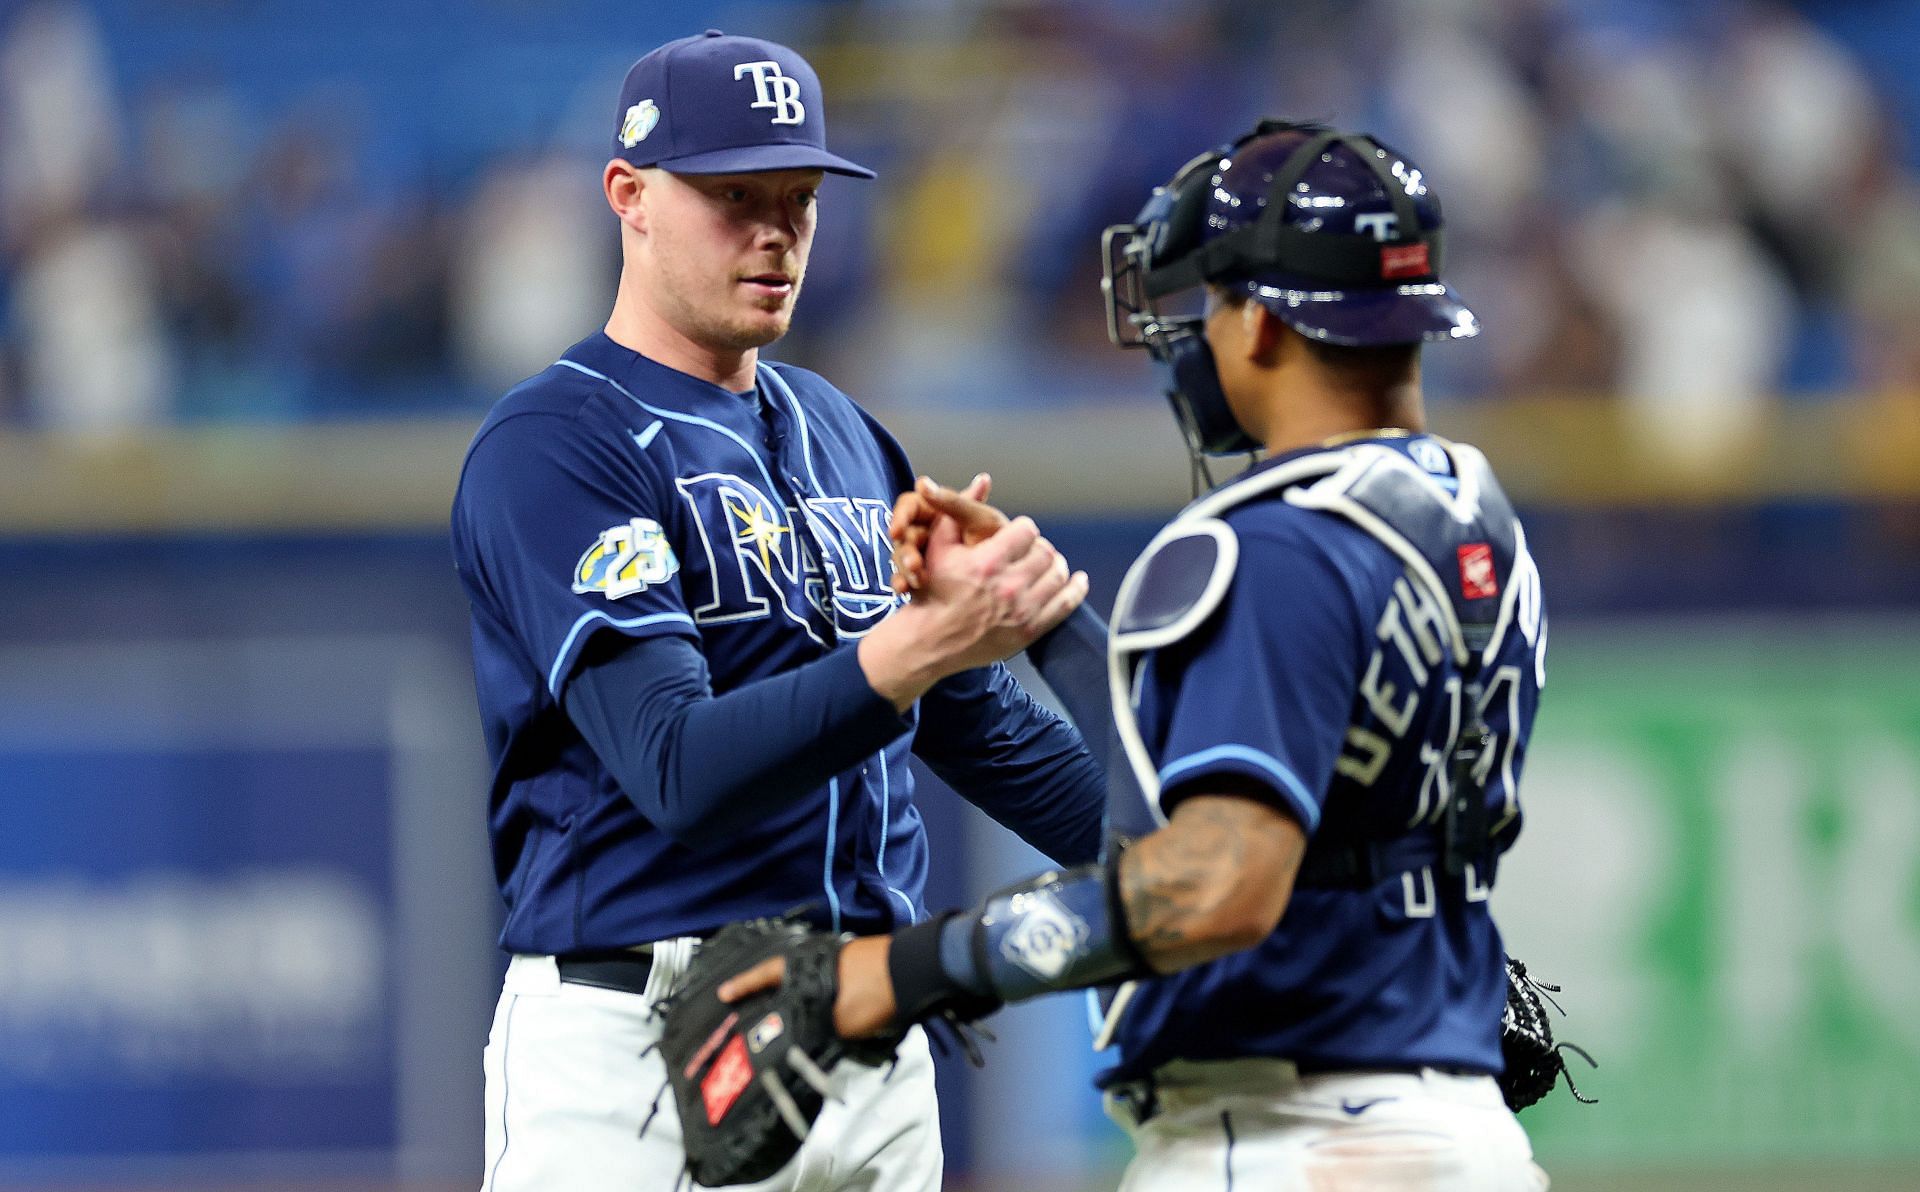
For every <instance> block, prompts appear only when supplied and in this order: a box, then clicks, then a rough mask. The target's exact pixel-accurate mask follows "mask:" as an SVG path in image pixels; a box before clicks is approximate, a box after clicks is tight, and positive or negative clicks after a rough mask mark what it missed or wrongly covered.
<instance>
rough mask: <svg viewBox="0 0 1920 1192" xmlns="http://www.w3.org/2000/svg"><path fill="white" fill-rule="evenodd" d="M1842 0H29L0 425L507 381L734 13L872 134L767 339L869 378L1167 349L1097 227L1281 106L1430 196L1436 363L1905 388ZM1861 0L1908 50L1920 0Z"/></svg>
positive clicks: (1643, 384) (838, 131) (1883, 109)
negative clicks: (669, 85) (793, 48)
mask: <svg viewBox="0 0 1920 1192" xmlns="http://www.w3.org/2000/svg"><path fill="white" fill-rule="evenodd" d="M415 7H417V8H418V12H417V13H415V14H414V15H412V16H405V15H403V14H407V13H409V12H412V11H413V9H414V8H415ZM1830 7H1833V6H1827V5H1819V4H1802V5H1791V4H1783V3H1773V2H1766V0H1697V2H1686V0H1672V2H1664V3H1662V2H1654V0H1586V2H1580V0H1290V2H1289V3H1285V4H1278V3H1263V2H1258V0H1191V2H1183V0H820V2H813V3H809V2H803V0H786V2H784V3H760V4H757V5H754V6H752V7H743V6H738V5H735V6H728V5H719V4H716V5H706V6H699V5H673V6H636V5H628V4H621V5H614V4H610V3H609V4H599V5H584V6H583V5H582V4H579V3H567V2H564V0H561V2H557V3H554V4H551V5H541V4H536V3H533V2H532V0H468V2H466V3H455V2H453V0H440V2H434V3H427V2H426V0H420V2H419V3H418V4H417V6H416V5H414V4H412V3H403V4H398V5H386V4H373V3H371V2H370V0H367V2H361V0H355V2H343V3H341V4H338V5H327V6H313V5H296V4H293V3H290V2H288V0H200V2H198V3H193V4H186V3H179V2H173V0H144V2H142V0H97V2H95V3H81V2H78V0H27V2H26V3H24V4H20V5H15V6H13V7H11V8H8V7H5V6H0V426H7V425H12V426H26V427H34V428H50V429H77V430H113V429H121V428H134V427H142V426H150V425H156V424H168V423H177V422H206V421H244V420H255V421H261V420H264V421H286V420H312V419H329V418H360V417H370V416H411V415H419V414H434V413H460V412H473V411H477V410H479V409H480V408H482V407H483V406H484V404H485V403H486V402H488V401H490V400H491V399H492V398H493V397H495V396H497V395H498V393H499V392H500V391H501V390H502V389H503V388H504V387H505V386H507V385H509V384H511V383H512V382H513V381H514V380H516V379H518V378H519V377H521V376H524V375H526V374H528V373H530V372H532V371H537V370H538V369H539V368H540V367H542V366H543V365H544V364H545V363H547V362H548V361H550V360H551V359H552V358H553V356H554V355H555V354H556V353H557V352H558V351H559V350H560V349H561V348H563V347H565V346H566V345H567V344H568V343H570V342H571V341H572V340H574V339H576V338H578V337H579V336H581V335H583V334H585V333H586V332H587V331H590V330H592V329H593V328H594V327H596V326H597V325H598V323H599V321H600V320H601V319H602V318H603V317H604V313H605V311H606V309H607V307H608V305H609V303H610V300H611V292H612V286H613V281H614V278H615V276H616V272H617V264H618V261H617V242H616V239H615V236H614V231H613V223H612V219H611V217H610V215H608V213H607V212H606V210H605V208H604V204H603V203H602V201H601V199H600V197H599V192H598V181H599V178H598V175H599V167H600V164H601V163H602V162H603V161H604V159H605V157H606V155H607V148H608V139H609V138H610V136H611V132H612V129H613V124H614V113H613V110H612V109H613V104H614V96H615V93H616V89H617V83H618V78H619V74H620V72H621V71H622V70H623V69H624V68H625V66H626V65H627V63H628V62H630V61H631V60H632V58H634V57H636V56H638V55H639V54H640V53H642V52H644V51H645V50H647V49H648V48H650V47H651V46H652V45H653V44H655V43H656V42H658V41H660V40H664V39H665V38H667V37H671V36H678V35H682V34H685V33H689V32H697V31H698V29H699V28H701V27H703V26H705V25H707V24H715V25H720V26H722V27H725V28H727V29H728V31H730V32H752V33H759V34H762V35H765V36H770V37H775V38H778V39H781V40H786V41H789V42H791V43H792V44H795V45H798V46H800V47H802V48H803V49H804V50H805V52H807V53H808V54H809V56H810V57H811V58H812V59H813V60H814V61H815V63H816V64H817V65H818V66H819V68H820V70H821V73H822V75H823V76H824V78H825V81H826V87H827V96H828V103H829V108H830V119H831V124H832V129H831V136H832V140H833V143H834V146H835V148H836V149H837V150H838V151H840V152H842V153H845V154H847V155H849V156H851V157H854V158H855V159H856V160H862V161H867V162H869V163H870V164H873V165H874V166H876V167H877V168H879V169H880V171H881V175H882V177H881V180H880V182H878V183H875V184H863V183H856V182H851V181H845V180H839V179H836V180H833V181H831V182H830V183H829V184H828V186H827V188H826V191H825V193H824V196H823V208H822V227H821V232H820V239H819V242H818V244H817V246H816V251H815V256H814V262H813V266H812V270H811V272H810V274H809V278H808V282H807V286H806V291H805V295H804V296H803V298H802V301H801V308H800V314H799V318H798V320H797V323H796V330H795V333H794V335H793V336H791V337H790V340H789V341H788V342H787V343H785V344H783V345H781V347H780V348H779V349H777V350H776V352H775V353H774V354H775V355H777V356H779V357H781V358H784V359H789V360H794V361H797V362H800V363H805V364H808V365H811V366H814V367H817V368H820V369H822V371H825V372H826V373H827V374H828V375H829V376H830V377H832V378H833V379H835V380H836V381H837V382H839V383H840V384H841V385H842V386H843V387H845V388H847V389H848V390H849V391H851V392H853V393H855V394H856V395H857V396H859V397H861V398H862V399H863V400H865V401H867V402H868V403H869V404H871V405H874V406H876V407H878V408H881V409H886V408H889V407H894V408H897V407H899V406H902V405H909V404H913V403H923V404H924V403H938V404H940V405H942V406H946V407H978V408H986V407H998V408H1005V409H1011V408H1017V407H1020V406H1023V405H1031V404H1034V403H1039V402H1060V401H1087V402H1093V401H1099V400H1102V399H1103V398H1105V397H1107V396H1110V395H1116V394H1126V395H1128V396H1129V397H1131V396H1134V395H1137V394H1138V393H1139V392H1140V391H1141V390H1142V389H1143V388H1145V387H1146V385H1147V383H1148V382H1147V377H1146V374H1145V372H1144V370H1143V369H1142V367H1141V362H1140V361H1138V360H1136V359H1133V358H1131V357H1130V356H1123V355H1122V354H1121V353H1119V352H1116V351H1114V350H1112V349H1111V348H1109V347H1108V346H1107V345H1106V342H1105V334H1104V325H1103V321H1102V312H1101V306H1100V300H1099V293H1098V273H1099V254H1098V243H1099V231H1100V229H1101V228H1102V227H1103V226H1104V225H1106V224H1108V223H1112V222H1118V221H1122V220H1125V219H1128V218H1129V217H1131V216H1132V215H1133V213H1134V212H1135V211H1136V210H1137V209H1138V207H1139V205H1140V202H1141V200H1142V199H1143V198H1144V197H1145V195H1146V194H1147V192H1148V190H1149V189H1150V188H1151V187H1152V186H1153V185H1154V184H1156V183H1158V182H1161V181H1163V180H1165V178H1166V177H1167V176H1168V175H1169V174H1170V173H1171V172H1172V171H1173V170H1174V169H1175V168H1176V167H1178V166H1179V165H1180V164H1181V163H1182V162H1184V161H1185V160H1186V159H1187V158H1189V157H1190V156H1192V154H1193V153H1194V152H1196V151H1197V150H1198V149H1200V148H1202V147H1204V146H1205V145H1207V144H1208V143H1210V142H1216V141H1220V140H1224V139H1226V138H1228V137H1229V136H1231V135H1233V134H1235V133H1236V132H1238V131H1240V130H1241V129H1243V128H1245V127H1247V126H1249V125H1250V124H1251V122H1252V121H1253V120H1254V119H1255V118H1256V117H1258V116H1260V115H1263V114H1280V115H1286V116H1291V117H1296V118H1322V119H1327V120H1330V121H1332V122H1336V123H1339V124H1341V125H1344V126H1348V127H1360V128H1365V129H1369V130H1373V131H1376V132H1378V133H1379V134H1380V135H1381V136H1382V137H1383V138H1384V139H1386V140H1387V141H1388V142H1390V143H1393V144H1395V145H1397V146H1399V147H1401V148H1403V149H1405V150H1406V151H1408V152H1409V153H1411V154H1412V156H1413V157H1415V158H1416V159H1417V160H1418V161H1419V162H1420V164H1421V165H1422V166H1423V168H1424V169H1425V171H1426V173H1427V175H1428V177H1429V178H1430V179H1432V180H1433V182H1434V184H1435V187H1436V190H1437V191H1438V193H1439V194H1440V195H1441V196H1442V197H1443V199H1444V201H1445V203H1446V209H1447V213H1448V216H1449V219H1450V223H1451V232H1450V237H1451V238H1450V241H1449V244H1448V258H1449V262H1450V272H1451V274H1452V276H1453V279H1454V280H1455V283H1456V285H1457V287H1458V288H1459V289H1460V290H1461V291H1462V292H1463V294H1465V296H1466V297H1467V298H1468V300H1469V301H1470V302H1471V303H1472V304H1473V305H1474V306H1475V307H1476V309H1477V310H1478V313H1479V314H1480V316H1481V321H1482V323H1483V325H1484V326H1485V328H1486V334H1485V335H1484V336H1483V337H1482V339H1481V341H1479V342H1477V343H1474V344H1472V345H1468V346H1462V347H1458V348H1449V349H1448V350H1446V351H1444V352H1434V353H1430V354H1429V370H1430V371H1429V385H1430V388H1431V390H1432V391H1433V392H1435V393H1436V394H1437V395H1439V396H1440V397H1441V398H1442V399H1451V400H1478V399H1487V398H1499V397H1502V396H1505V395H1527V394H1540V393H1551V394H1588V395H1592V396H1593V397H1594V398H1595V399H1596V400H1614V401H1621V402H1627V403H1636V404H1638V405H1640V406H1642V407H1644V408H1646V409H1647V410H1648V411H1650V412H1652V411H1658V414H1659V417H1660V418H1661V419H1662V420H1663V421H1664V422H1665V423H1667V424H1668V425H1672V426H1677V427H1678V428H1679V429H1680V430H1681V431H1682V432H1683V435H1682V437H1684V433H1685V432H1688V431H1689V430H1691V431H1692V432H1693V433H1697V434H1700V435H1706V436H1713V435H1725V434H1726V433H1728V428H1729V427H1734V428H1737V427H1738V425H1739V423H1740V421H1741V419H1742V418H1744V417H1748V416H1751V414H1752V412H1753V411H1754V410H1756V409H1757V408H1759V406H1760V404H1761V403H1762V402H1763V401H1764V400H1766V399H1767V398H1769V397H1771V396H1773V395H1779V394H1784V395H1788V396H1790V397H1804V398H1806V399H1819V398H1827V397H1831V396H1835V395H1854V396H1858V395H1870V394H1875V393H1885V392H1897V391H1906V390H1920V179H1917V178H1916V173H1915V168H1914V167H1915V160H1914V150H1913V146H1914V133H1915V130H1914V129H1913V128H1911V127H1908V121H1907V120H1905V119H1903V116H1902V114H1903V113H1905V112H1911V111H1913V110H1915V108H1916V107H1920V79H1917V78H1916V76H1915V75H1912V74H1902V73H1901V72H1900V71H1898V70H1890V69H1875V68H1874V66H1873V65H1872V63H1873V62H1875V61H1878V62H1882V63H1884V62H1887V61H1893V62H1898V61H1900V60H1901V58H1900V55H1899V54H1898V53H1896V54H1894V55H1893V56H1891V57H1888V56H1887V55H1885V54H1884V53H1883V54H1882V56H1881V57H1879V58H1878V59H1876V58H1874V57H1873V55H1872V54H1870V53H1868V52H1867V51H1866V49H1865V48H1863V47H1862V45H1861V43H1860V34H1859V28H1860V22H1858V21H1855V22H1853V24H1852V26H1851V27H1850V28H1849V27H1839V28H1836V27H1833V26H1830V25H1828V24H1826V23H1823V20H1822V18H1823V17H1824V16H1825V11H1824V10H1825V9H1827V8H1830ZM1842 7H1844V6H1842ZM1868 7H1875V8H1878V9H1880V10H1882V11H1883V12H1885V13H1888V14H1894V15H1893V16H1890V17H1889V18H1888V19H1887V20H1885V21H1884V22H1882V23H1881V24H1880V25H1879V26H1877V27H1876V28H1875V29H1874V34H1873V35H1874V38H1875V40H1876V42H1877V43H1879V46H1878V48H1879V49H1880V50H1882V51H1885V50H1886V49H1887V46H1888V44H1892V45H1894V46H1895V47H1896V48H1897V47H1898V46H1901V45H1904V46H1905V47H1906V50H1905V55H1904V56H1905V60H1906V61H1909V62H1911V61H1912V60H1913V59H1914V57H1915V56H1916V54H1920V11H1914V10H1917V9H1920V5H1914V4H1871V5H1869V6H1868ZM1903 12H1904V13H1906V14H1907V15H1906V16H1905V17H1904V19H1894V17H1897V16H1898V15H1899V14H1900V13H1903ZM1842 24H1843V26H1844V23H1842Z"/></svg>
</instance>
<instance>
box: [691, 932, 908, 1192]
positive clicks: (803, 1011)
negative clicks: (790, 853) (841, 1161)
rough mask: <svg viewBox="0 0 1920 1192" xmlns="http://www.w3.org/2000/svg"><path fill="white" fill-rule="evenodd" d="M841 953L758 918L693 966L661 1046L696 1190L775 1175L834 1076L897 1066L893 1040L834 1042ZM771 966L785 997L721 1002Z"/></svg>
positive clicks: (707, 946) (707, 949)
mask: <svg viewBox="0 0 1920 1192" xmlns="http://www.w3.org/2000/svg"><path fill="white" fill-rule="evenodd" d="M842 943H843V940H842V939H841V937H839V936H834V935H827V934H824V933H821V932H817V931H813V930H810V929H809V928H808V927H807V926H806V925H805V924H804V923H799V922H795V921H793V920H787V919H756V920H753V921H751V922H746V923H735V924H732V925H730V926H728V927H726V928H723V929H722V930H721V931H720V932H719V933H718V934H717V935H715V936H714V937H713V938H712V939H710V940H708V941H707V942H706V943H704V944H702V945H701V946H700V950H699V951H698V952H697V953H696V954H695V955H694V958H693V963H692V964H691V965H690V966H689V968H688V969H687V973H686V976H685V978H684V979H683V980H682V981H681V982H680V984H679V985H678V987H677V988H675V989H674V991H673V993H672V996H671V997H670V998H669V999H668V1000H667V1007H666V1021H665V1024H664V1025H663V1027H662V1029H661V1036H660V1054H661V1057H662V1058H663V1059H664V1060H665V1061H666V1065H667V1081H668V1084H669V1085H670V1087H671V1088H672V1089H673V1098H674V1103H675V1104H676V1105H677V1106H678V1108H679V1110H680V1137H681V1143H682V1146H683V1147H684V1149H685V1151H686V1155H687V1173H688V1174H689V1175H690V1176H692V1177H693V1182H694V1183H696V1184H699V1185H701V1186H703V1187H708V1188H717V1187H723V1186H725V1185H728V1184H748V1183H753V1182H754V1181H756V1180H763V1179H766V1178H767V1177H768V1176H770V1175H772V1174H773V1173H774V1172H776V1171H778V1170H780V1168H782V1167H784V1166H786V1164H787V1162H788V1161H789V1160H790V1159H792V1158H793V1156H794V1153H795V1152H796V1151H798V1150H799V1149H800V1143H801V1141H802V1140H803V1139H805V1138H806V1136H807V1131H808V1130H809V1129H811V1128H812V1126H813V1121H814V1119H815V1118H816V1117H818V1116H819V1113H820V1108H821V1106H822V1104H824V1102H825V1100H826V1098H827V1097H829V1096H831V1095H832V1093H831V1085H830V1083H829V1077H828V1073H829V1072H830V1071H831V1070H832V1068H833V1066H834V1065H835V1064H836V1063H838V1062H839V1061H840V1060H841V1059H843V1058H846V1057H847V1056H849V1055H857V1056H858V1058H861V1059H863V1060H865V1061H867V1062H878V1061H880V1060H884V1059H885V1058H886V1057H888V1056H890V1055H892V1053H893V1049H894V1047H895V1046H897V1045H898V1042H899V1040H898V1038H895V1039H892V1040H880V1041H877V1042H876V1041H875V1040H870V1039H863V1040H861V1041H860V1042H859V1044H857V1045H855V1044H849V1043H848V1042H846V1041H845V1040H843V1039H841V1038H840V1037H839V1035H837V1034H835V1033H834V1029H833V1003H834V998H835V997H836V996H837V994H838V992H839V959H840V948H841V946H842ZM772 956H779V957H783V958H785V960H786V962H787V975H786V978H785V979H784V980H783V981H782V982H781V983H780V985H779V986H777V987H776V988H773V989H769V990H765V991H763V992H761V993H757V994H754V995H752V996H751V997H748V998H745V999H743V1000H741V1001H740V1002H738V1003H735V1004H731V1005H729V1004H728V1003H726V1002H723V1001H721V1000H720V998H719V996H718V990H719V987H720V985H721V983H722V982H724V981H726V980H727V979H729V978H731V977H735V976H738V975H739V974H741V973H743V972H745V971H746V970H748V969H750V968H752V967H753V966H754V965H756V964H758V963H760V962H761V961H763V960H765V959H767V958H768V957H772Z"/></svg>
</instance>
